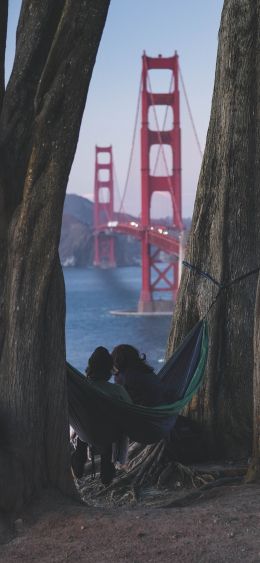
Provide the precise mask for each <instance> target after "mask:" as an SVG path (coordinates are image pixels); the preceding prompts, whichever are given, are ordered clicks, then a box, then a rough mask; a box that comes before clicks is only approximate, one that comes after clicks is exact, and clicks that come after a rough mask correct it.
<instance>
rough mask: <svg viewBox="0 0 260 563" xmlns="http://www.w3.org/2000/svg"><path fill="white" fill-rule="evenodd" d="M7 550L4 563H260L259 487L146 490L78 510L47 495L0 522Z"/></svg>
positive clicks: (0, 553)
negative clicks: (136, 495) (135, 496)
mask: <svg viewBox="0 0 260 563" xmlns="http://www.w3.org/2000/svg"><path fill="white" fill-rule="evenodd" d="M173 503H175V506H172V507H169V506H168V507H165V505H167V504H168V505H169V504H173ZM176 504H177V505H179V506H176ZM0 544H1V547H0V561H3V562H4V563H11V562H15V561H19V562H24V563H31V562H34V561H37V562H40V563H45V562H51V563H61V562H62V563H63V562H67V561H69V562H71V563H74V562H75V563H80V562H88V561H90V562H93V563H94V562H98V563H103V562H104V563H105V562H116V563H121V562H125V561H129V562H131V563H143V562H147V563H148V562H156V563H160V562H162V563H167V562H176V563H179V562H181V563H191V562H196V563H205V562H212V563H213V562H216V563H222V562H223V563H224V562H225V563H226V562H228V561H232V562H233V563H236V562H237V561H244V562H260V486H257V485H244V484H242V483H241V481H240V482H238V483H235V484H224V485H220V486H219V487H214V488H212V489H210V490H206V491H203V490H201V491H195V493H194V491H188V492H187V491H181V492H178V491H177V492H176V491H167V490H163V491H158V490H156V489H146V490H145V491H144V492H143V495H142V497H141V498H140V499H139V501H138V502H135V501H134V500H133V499H131V498H130V496H129V498H127V495H126V497H125V498H124V500H123V501H122V503H121V506H120V503H117V504H116V505H115V504H113V500H112V501H111V495H110V496H109V495H107V498H106V496H102V497H101V498H99V497H95V499H93V498H92V500H91V497H89V502H86V503H85V504H76V503H73V502H72V501H68V500H66V499H64V498H61V497H60V496H59V495H57V493H53V495H52V496H51V497H50V494H49V493H48V494H46V495H45V498H43V499H42V500H41V501H40V502H35V503H34V505H33V506H30V508H29V509H27V511H25V512H24V513H23V514H21V515H20V517H19V518H18V519H16V521H15V522H9V523H8V525H7V523H5V524H4V523H2V524H0Z"/></svg>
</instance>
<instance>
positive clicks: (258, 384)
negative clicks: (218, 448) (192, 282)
mask: <svg viewBox="0 0 260 563" xmlns="http://www.w3.org/2000/svg"><path fill="white" fill-rule="evenodd" d="M259 342H260V277H259V278H258V284H257V293H256V305H255V328H254V383H253V405H254V409H253V421H254V422H253V455H252V461H251V463H250V466H249V468H248V472H247V476H246V481H247V482H248V483H250V482H253V481H260V347H259Z"/></svg>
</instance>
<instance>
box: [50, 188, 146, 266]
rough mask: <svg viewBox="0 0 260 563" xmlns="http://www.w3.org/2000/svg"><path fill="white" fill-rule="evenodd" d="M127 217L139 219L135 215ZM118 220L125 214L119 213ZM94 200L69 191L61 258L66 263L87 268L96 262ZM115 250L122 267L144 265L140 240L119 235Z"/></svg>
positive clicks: (116, 216) (127, 217) (61, 243)
mask: <svg viewBox="0 0 260 563" xmlns="http://www.w3.org/2000/svg"><path fill="white" fill-rule="evenodd" d="M123 218H124V220H127V221H131V220H132V219H135V217H132V216H131V215H127V216H125V215H124V216H123ZM115 219H116V220H118V221H119V220H120V219H121V220H122V214H119V213H116V214H115ZM104 220H105V219H104ZM92 228H93V203H92V202H91V201H89V200H88V199H86V198H84V197H81V196H78V195H75V194H68V195H66V198H65V204H64V211H63V219H62V228H61V240H60V249H59V252H60V259H61V263H62V265H63V266H69V267H78V268H85V267H87V266H90V265H92V262H93V236H92ZM115 251H116V259H117V264H118V265H119V266H132V265H136V264H140V242H139V241H138V240H134V239H132V238H130V237H128V236H125V235H117V234H115Z"/></svg>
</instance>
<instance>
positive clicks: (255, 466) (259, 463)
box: [245, 458, 260, 484]
mask: <svg viewBox="0 0 260 563" xmlns="http://www.w3.org/2000/svg"><path fill="white" fill-rule="evenodd" d="M259 482H260V459H256V458H254V459H253V460H252V461H251V463H250V465H249V468H248V470H247V473H246V476H245V483H247V484H250V483H259Z"/></svg>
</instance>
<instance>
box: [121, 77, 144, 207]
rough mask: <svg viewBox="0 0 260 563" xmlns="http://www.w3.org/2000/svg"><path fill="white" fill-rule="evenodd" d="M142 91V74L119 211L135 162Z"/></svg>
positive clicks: (122, 204) (122, 205)
mask: <svg viewBox="0 0 260 563" xmlns="http://www.w3.org/2000/svg"><path fill="white" fill-rule="evenodd" d="M141 92H142V76H141V78H140V85H139V92H138V98H137V106H136V113H135V122H134V130H133V135H132V143H131V151H130V157H129V163H128V168H127V174H126V180H125V185H124V189H123V195H122V198H121V204H120V207H119V210H118V213H121V212H122V209H123V207H124V201H125V196H126V192H127V188H128V182H129V177H130V170H131V166H132V162H133V155H134V146H135V140H136V131H137V123H138V116H139V108H140V100H141Z"/></svg>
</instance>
